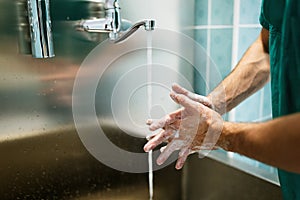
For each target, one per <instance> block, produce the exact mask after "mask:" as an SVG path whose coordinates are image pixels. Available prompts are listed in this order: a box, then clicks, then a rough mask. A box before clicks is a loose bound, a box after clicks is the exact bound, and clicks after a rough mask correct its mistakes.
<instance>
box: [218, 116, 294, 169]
mask: <svg viewBox="0 0 300 200" xmlns="http://www.w3.org/2000/svg"><path fill="white" fill-rule="evenodd" d="M299 122H300V114H299V113H298V114H293V115H288V116H285V117H281V118H277V119H275V120H272V121H269V122H264V123H257V124H252V123H248V124H243V123H231V122H224V126H223V131H222V134H221V137H220V140H219V143H222V144H227V145H228V146H227V145H226V146H224V145H223V148H224V149H226V150H229V151H233V152H237V153H240V154H243V155H245V156H248V157H251V158H254V159H256V160H259V161H262V162H264V163H267V164H270V165H273V166H276V167H279V168H282V169H285V170H287V171H292V172H296V173H300V146H299V145H300V134H299V131H300V123H299ZM258 133H259V134H258ZM225 141H226V142H225Z"/></svg>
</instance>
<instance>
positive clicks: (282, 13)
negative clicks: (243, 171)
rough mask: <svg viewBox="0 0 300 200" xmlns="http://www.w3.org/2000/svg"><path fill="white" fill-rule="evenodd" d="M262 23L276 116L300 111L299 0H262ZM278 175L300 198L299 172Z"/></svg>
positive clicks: (289, 195)
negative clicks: (267, 35)
mask: <svg viewBox="0 0 300 200" xmlns="http://www.w3.org/2000/svg"><path fill="white" fill-rule="evenodd" d="M260 23H261V25H262V26H263V27H264V28H266V29H268V30H269V33H270V35H269V51H270V52H269V53H270V65H271V88H272V112H273V118H276V117H280V116H284V115H288V114H292V113H296V112H300V0H263V1H262V9H261V15H260ZM299 134H300V130H299ZM282 137H284V132H283V133H282ZM299 148H300V146H299ZM294 159H300V155H299V156H298V157H297V158H294ZM291 162H293V161H292V160H291ZM278 176H279V181H280V185H281V189H282V194H283V198H284V199H285V200H292V199H299V200H300V174H295V173H291V172H287V171H284V170H281V169H278Z"/></svg>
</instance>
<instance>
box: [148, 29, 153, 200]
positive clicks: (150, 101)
mask: <svg viewBox="0 0 300 200" xmlns="http://www.w3.org/2000/svg"><path fill="white" fill-rule="evenodd" d="M151 82H152V33H151V31H148V33H147V97H148V98H147V99H148V114H149V116H150V112H151V107H152V86H151ZM148 165H149V199H150V200H152V199H153V161H152V150H151V151H149V153H148Z"/></svg>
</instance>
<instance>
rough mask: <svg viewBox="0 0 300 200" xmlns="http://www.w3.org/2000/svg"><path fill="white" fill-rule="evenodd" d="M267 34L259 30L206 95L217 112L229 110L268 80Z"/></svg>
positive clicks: (265, 31)
mask: <svg viewBox="0 0 300 200" xmlns="http://www.w3.org/2000/svg"><path fill="white" fill-rule="evenodd" d="M268 34H269V33H268V31H267V30H265V29H263V30H262V31H261V34H260V36H259V37H258V38H257V40H256V41H255V42H254V43H253V44H252V45H251V46H250V48H249V49H248V50H247V51H246V53H245V54H244V56H243V57H242V59H241V60H240V62H239V63H238V64H237V66H236V67H235V69H234V70H233V71H232V72H231V73H230V74H229V75H228V76H227V77H226V78H225V79H224V80H223V81H222V82H221V83H220V84H219V85H218V87H216V88H215V89H214V90H213V91H212V92H211V93H210V94H209V95H208V97H209V98H210V99H211V101H212V102H213V105H214V107H215V110H216V111H217V112H218V113H220V114H224V113H226V112H228V111H230V110H231V109H232V108H234V107H235V106H237V105H238V104H239V103H240V102H242V101H243V100H244V99H246V98H247V97H249V96H250V95H252V94H253V93H255V92H256V91H257V90H259V89H260V88H262V87H263V86H264V85H265V84H266V83H267V82H268V80H269V74H270V64H269V54H268Z"/></svg>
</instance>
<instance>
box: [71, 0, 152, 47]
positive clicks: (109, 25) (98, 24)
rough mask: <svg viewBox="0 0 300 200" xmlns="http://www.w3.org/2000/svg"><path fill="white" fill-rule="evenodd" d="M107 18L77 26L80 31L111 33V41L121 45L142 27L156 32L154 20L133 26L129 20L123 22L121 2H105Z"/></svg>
mask: <svg viewBox="0 0 300 200" xmlns="http://www.w3.org/2000/svg"><path fill="white" fill-rule="evenodd" d="M104 8H105V18H98V19H90V20H82V21H80V22H79V23H78V24H77V25H76V29H77V30H79V31H86V32H91V33H109V39H110V40H111V41H112V42H114V43H119V42H122V41H123V40H125V39H126V38H128V37H129V36H130V35H132V34H133V33H134V32H135V31H137V30H138V29H139V28H140V27H141V26H144V28H145V30H146V31H152V30H154V25H155V21H154V20H152V19H146V20H142V21H140V22H137V23H135V24H132V23H131V22H129V21H128V20H122V19H121V14H120V6H119V0H105V6H104Z"/></svg>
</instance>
